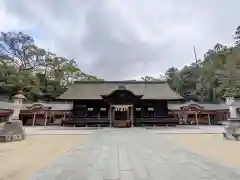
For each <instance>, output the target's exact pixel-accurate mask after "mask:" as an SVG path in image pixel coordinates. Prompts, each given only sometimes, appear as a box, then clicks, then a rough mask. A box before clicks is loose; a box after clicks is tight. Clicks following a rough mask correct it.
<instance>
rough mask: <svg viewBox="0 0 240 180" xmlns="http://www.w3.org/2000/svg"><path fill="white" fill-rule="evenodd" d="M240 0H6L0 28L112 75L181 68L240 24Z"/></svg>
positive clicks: (111, 77)
mask: <svg viewBox="0 0 240 180" xmlns="http://www.w3.org/2000/svg"><path fill="white" fill-rule="evenodd" d="M239 7H240V1H239V0H228V1H226V0H202V1H197V0H181V1H179V0H32V1H30V0H21V1H20V0H1V1H0V23H1V26H0V31H24V32H26V33H28V34H30V35H32V36H33V37H34V38H35V39H36V43H37V44H39V45H40V46H42V47H44V48H45V49H49V50H51V51H52V52H55V53H57V54H58V55H61V56H65V57H68V58H74V59H75V60H76V61H77V63H78V64H79V66H80V68H81V69H82V70H83V71H85V72H87V73H90V74H94V75H97V76H99V77H102V78H105V79H108V80H122V79H134V78H139V77H141V76H145V75H149V76H155V77H158V76H159V75H160V74H161V73H164V72H165V70H166V69H167V68H169V67H171V66H176V67H179V68H181V67H183V66H184V65H185V64H189V63H191V62H193V61H194V58H193V45H195V46H196V49H197V54H198V57H202V56H203V54H204V52H206V51H207V50H208V49H209V48H212V47H213V46H214V44H216V43H217V42H220V43H222V44H226V45H229V44H231V43H232V42H233V37H232V35H233V33H234V31H235V29H236V27H237V26H238V25H240V15H239Z"/></svg>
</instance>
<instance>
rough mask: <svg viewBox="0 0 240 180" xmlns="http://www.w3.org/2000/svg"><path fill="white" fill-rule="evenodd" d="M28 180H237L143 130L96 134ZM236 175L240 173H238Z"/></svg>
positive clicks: (230, 171) (231, 173) (233, 174)
mask: <svg viewBox="0 0 240 180" xmlns="http://www.w3.org/2000/svg"><path fill="white" fill-rule="evenodd" d="M89 136H90V137H89V140H88V142H87V143H86V144H85V145H84V146H78V147H76V148H75V149H73V150H72V151H71V152H69V153H68V154H67V155H66V156H64V157H61V158H60V159H58V160H57V161H56V162H55V163H54V164H52V165H51V166H50V167H46V169H43V170H42V171H40V172H39V173H37V174H35V175H34V176H33V177H32V178H31V180H37V179H38V180H39V179H40V180H54V179H56V180H172V179H179V180H206V179H209V180H226V179H229V180H239V179H240V174H237V170H233V169H229V168H227V167H224V166H222V165H220V164H215V163H213V162H210V161H209V160H207V159H204V158H202V157H200V156H199V155H196V154H193V153H191V152H189V151H187V150H185V149H183V148H181V147H177V145H176V144H174V143H173V142H170V141H168V140H167V139H166V138H164V136H165V135H163V134H156V133H152V132H151V131H147V130H145V129H116V130H112V131H104V130H102V131H97V132H95V133H93V134H91V135H89ZM238 172H240V171H238Z"/></svg>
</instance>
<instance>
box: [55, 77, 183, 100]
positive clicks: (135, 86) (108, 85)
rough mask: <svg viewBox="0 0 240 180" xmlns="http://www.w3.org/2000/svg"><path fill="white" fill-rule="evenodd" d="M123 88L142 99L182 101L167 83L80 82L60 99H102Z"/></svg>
mask: <svg viewBox="0 0 240 180" xmlns="http://www.w3.org/2000/svg"><path fill="white" fill-rule="evenodd" d="M123 86H124V88H125V89H127V90H129V91H131V92H132V93H133V94H135V95H142V96H143V97H142V99H163V100H179V99H182V97H181V96H180V95H178V94H177V93H175V92H174V91H173V90H172V89H171V88H170V87H169V85H168V84H167V83H165V82H155V81H154V82H146V81H80V82H76V83H75V84H73V85H70V86H69V88H68V90H67V91H66V92H65V93H63V94H62V95H61V96H60V97H59V99H62V100H74V99H102V97H101V95H109V94H110V93H111V92H113V91H115V90H117V89H118V88H119V87H123Z"/></svg>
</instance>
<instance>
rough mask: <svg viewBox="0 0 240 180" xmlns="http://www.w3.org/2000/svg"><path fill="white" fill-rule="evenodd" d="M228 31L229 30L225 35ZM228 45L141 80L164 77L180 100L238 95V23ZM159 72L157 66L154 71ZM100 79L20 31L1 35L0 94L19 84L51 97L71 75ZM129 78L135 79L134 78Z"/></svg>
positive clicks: (30, 94) (34, 96) (32, 95)
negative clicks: (163, 73)
mask: <svg viewBox="0 0 240 180" xmlns="http://www.w3.org/2000/svg"><path fill="white" fill-rule="evenodd" d="M229 36H231V34H230V35H229ZM233 42H234V43H233V44H234V45H232V46H225V45H222V44H221V43H217V42H216V45H215V46H214V47H213V48H212V49H209V50H208V51H207V52H206V53H205V55H204V57H203V58H202V59H195V60H193V63H192V64H191V65H186V66H184V67H183V68H182V69H179V68H177V67H171V68H169V69H168V70H167V71H166V72H165V76H164V79H163V77H151V76H144V77H142V78H141V79H142V80H143V81H163V80H164V81H167V82H168V84H169V85H170V87H171V88H172V89H173V90H174V91H176V92H177V93H179V94H180V95H182V96H183V97H184V98H185V100H195V101H200V102H211V103H217V102H219V101H221V100H222V99H223V97H225V96H239V95H240V26H239V27H238V28H237V29H236V31H235V33H234V36H233ZM159 74H160V72H159ZM84 80H88V81H91V80H93V81H104V80H103V79H101V78H99V77H97V76H94V75H90V74H87V73H85V72H83V71H81V68H80V67H79V65H78V64H77V63H76V61H75V60H74V59H69V58H66V57H61V56H59V55H57V54H55V53H52V52H50V51H47V50H46V49H43V48H41V47H39V46H37V45H36V44H35V42H34V38H33V37H31V36H29V35H27V34H24V33H22V32H2V33H1V36H0V95H4V96H6V97H9V98H11V97H12V95H14V94H15V93H16V92H18V91H19V90H21V91H23V93H24V95H25V96H26V97H27V98H28V99H29V100H31V101H37V100H39V99H41V98H44V99H45V100H48V101H52V100H56V99H57V97H58V96H59V95H60V94H62V93H63V92H64V91H65V90H66V89H67V88H68V85H69V84H72V83H74V81H84ZM133 81H134V80H133Z"/></svg>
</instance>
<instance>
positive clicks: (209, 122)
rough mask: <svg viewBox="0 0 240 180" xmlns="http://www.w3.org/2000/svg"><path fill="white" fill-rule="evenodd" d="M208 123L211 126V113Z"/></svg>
mask: <svg viewBox="0 0 240 180" xmlns="http://www.w3.org/2000/svg"><path fill="white" fill-rule="evenodd" d="M208 124H209V126H211V118H210V115H209V113H208Z"/></svg>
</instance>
